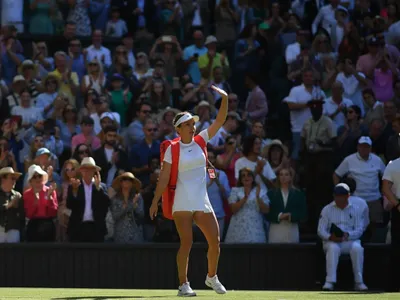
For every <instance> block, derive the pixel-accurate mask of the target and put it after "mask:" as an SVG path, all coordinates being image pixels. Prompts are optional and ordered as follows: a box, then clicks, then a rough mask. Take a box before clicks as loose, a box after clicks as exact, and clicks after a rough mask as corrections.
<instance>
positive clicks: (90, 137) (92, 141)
mask: <svg viewBox="0 0 400 300" xmlns="http://www.w3.org/2000/svg"><path fill="white" fill-rule="evenodd" d="M93 126H94V121H93V119H92V118H91V117H89V116H85V117H83V118H82V121H81V131H82V133H80V134H77V135H75V136H74V137H73V138H72V141H71V148H72V152H74V150H75V148H76V146H78V145H79V144H86V145H87V146H90V147H91V149H92V150H96V149H98V148H100V146H101V142H100V139H99V138H98V137H97V136H96V135H95V133H94V131H93Z"/></svg>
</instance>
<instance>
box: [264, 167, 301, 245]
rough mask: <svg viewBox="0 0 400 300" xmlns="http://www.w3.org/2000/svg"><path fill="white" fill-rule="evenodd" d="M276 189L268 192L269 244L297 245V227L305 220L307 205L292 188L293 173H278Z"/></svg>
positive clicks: (284, 171) (286, 169)
mask: <svg viewBox="0 0 400 300" xmlns="http://www.w3.org/2000/svg"><path fill="white" fill-rule="evenodd" d="M277 184H278V188H276V189H273V190H270V191H268V199H269V201H270V204H269V206H270V211H269V213H268V214H267V218H268V220H269V221H270V223H271V224H270V227H269V234H268V242H269V243H299V242H300V234H299V225H298V223H300V222H302V221H305V219H306V218H307V203H306V198H305V195H304V193H303V192H302V191H300V190H298V189H296V188H294V186H293V172H292V170H290V169H289V168H285V167H283V168H282V169H280V170H279V171H278V180H277Z"/></svg>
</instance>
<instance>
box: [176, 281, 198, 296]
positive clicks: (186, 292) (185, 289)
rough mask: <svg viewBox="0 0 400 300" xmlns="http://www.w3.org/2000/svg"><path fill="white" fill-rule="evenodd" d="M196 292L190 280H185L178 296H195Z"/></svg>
mask: <svg viewBox="0 0 400 300" xmlns="http://www.w3.org/2000/svg"><path fill="white" fill-rule="evenodd" d="M194 296H196V293H195V292H193V290H192V288H191V287H190V283H189V282H185V283H184V284H182V285H181V286H180V287H179V291H178V297H194Z"/></svg>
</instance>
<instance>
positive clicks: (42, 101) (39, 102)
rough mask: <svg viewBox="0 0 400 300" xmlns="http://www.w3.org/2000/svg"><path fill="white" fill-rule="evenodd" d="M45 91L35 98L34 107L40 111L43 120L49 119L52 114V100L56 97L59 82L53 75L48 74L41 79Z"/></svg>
mask: <svg viewBox="0 0 400 300" xmlns="http://www.w3.org/2000/svg"><path fill="white" fill-rule="evenodd" d="M43 85H44V88H45V90H44V91H43V93H41V94H39V95H38V96H37V98H36V107H38V108H40V109H41V110H42V115H43V117H45V118H48V117H50V116H51V115H52V114H53V112H54V100H55V99H56V97H57V95H58V87H59V86H60V81H59V79H58V77H56V76H55V75H54V74H49V75H47V76H46V77H45V78H43Z"/></svg>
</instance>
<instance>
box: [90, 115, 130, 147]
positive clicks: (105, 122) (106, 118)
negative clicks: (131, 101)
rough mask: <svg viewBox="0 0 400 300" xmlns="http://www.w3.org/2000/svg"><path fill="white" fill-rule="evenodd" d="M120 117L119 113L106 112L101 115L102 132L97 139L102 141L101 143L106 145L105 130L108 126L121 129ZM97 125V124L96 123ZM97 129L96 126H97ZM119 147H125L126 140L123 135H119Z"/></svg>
mask: <svg viewBox="0 0 400 300" xmlns="http://www.w3.org/2000/svg"><path fill="white" fill-rule="evenodd" d="M118 120H119V115H118V114H117V113H113V112H108V111H107V112H104V113H102V114H101V116H100V127H101V128H100V131H99V133H98V134H97V137H98V138H99V139H100V141H101V143H102V144H103V143H104V138H105V136H104V130H105V129H106V128H107V127H108V126H115V127H117V128H119V122H118ZM95 124H96V122H95ZM95 127H96V125H95ZM117 145H122V146H123V145H124V138H123V137H122V136H121V135H117Z"/></svg>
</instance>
